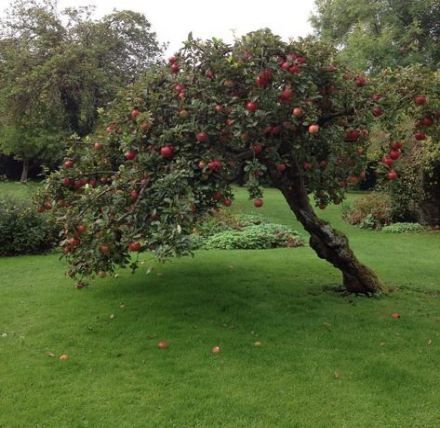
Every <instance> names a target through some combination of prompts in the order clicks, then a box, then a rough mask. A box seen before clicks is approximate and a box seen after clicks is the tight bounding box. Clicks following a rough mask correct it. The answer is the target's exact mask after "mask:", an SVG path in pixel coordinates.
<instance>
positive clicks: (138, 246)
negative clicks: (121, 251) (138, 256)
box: [128, 242, 141, 253]
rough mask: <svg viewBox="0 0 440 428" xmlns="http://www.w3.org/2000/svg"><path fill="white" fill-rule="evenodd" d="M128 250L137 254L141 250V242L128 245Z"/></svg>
mask: <svg viewBox="0 0 440 428" xmlns="http://www.w3.org/2000/svg"><path fill="white" fill-rule="evenodd" d="M128 249H129V250H130V251H132V252H135V253H137V252H139V251H140V249H141V244H140V242H130V243H129V244H128Z"/></svg>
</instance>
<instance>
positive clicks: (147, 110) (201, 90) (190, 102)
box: [39, 30, 431, 292]
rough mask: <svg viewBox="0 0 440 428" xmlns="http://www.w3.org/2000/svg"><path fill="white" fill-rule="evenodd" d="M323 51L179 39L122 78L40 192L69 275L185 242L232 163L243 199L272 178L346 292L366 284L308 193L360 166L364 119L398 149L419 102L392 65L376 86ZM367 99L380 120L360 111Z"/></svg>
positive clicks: (223, 194)
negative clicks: (404, 123)
mask: <svg viewBox="0 0 440 428" xmlns="http://www.w3.org/2000/svg"><path fill="white" fill-rule="evenodd" d="M335 58H336V51H335V50H334V49H333V48H330V47H329V46H327V45H325V44H322V43H318V42H315V41H313V40H301V41H298V42H292V43H289V44H286V43H284V42H282V41H281V40H280V38H278V37H277V36H275V35H273V34H272V33H271V32H270V31H268V30H261V31H257V32H254V33H250V34H248V35H246V36H244V37H243V38H241V39H239V40H237V41H236V42H235V43H234V44H233V45H232V46H231V45H227V44H225V43H223V42H222V41H220V40H216V39H213V40H208V41H200V40H193V39H189V40H188V41H187V42H186V43H185V45H184V47H183V49H182V50H181V51H180V52H179V53H178V54H177V55H176V56H175V57H172V58H170V63H169V65H168V66H158V67H155V68H154V69H153V70H150V71H149V72H148V74H147V75H146V77H145V78H144V79H142V80H141V81H139V82H138V83H136V84H135V85H133V86H132V87H131V88H130V89H129V90H127V91H124V92H123V93H122V94H121V95H120V97H119V98H118V99H117V100H116V101H115V102H114V104H113V105H112V107H111V108H110V109H108V110H107V111H106V112H104V113H103V115H102V124H101V127H100V128H99V129H98V131H97V132H96V133H95V134H94V135H93V136H90V137H87V138H84V139H73V140H72V141H70V143H69V151H68V155H67V157H66V159H65V162H64V164H63V167H62V168H61V170H60V171H59V172H56V173H54V174H53V175H52V176H51V178H50V180H49V181H48V183H47V188H46V190H45V191H44V192H43V193H42V194H41V195H40V199H39V203H40V205H41V206H43V207H44V204H45V203H47V202H49V201H51V204H52V205H53V206H54V209H55V211H56V215H57V217H58V219H59V221H60V223H61V225H62V227H63V230H64V235H63V238H64V239H63V242H62V246H63V248H64V252H65V254H66V256H67V257H68V259H69V261H70V268H69V275H71V276H72V277H76V278H79V279H80V280H81V281H82V279H81V278H82V277H87V276H91V275H95V274H100V275H101V274H103V272H109V271H110V272H112V271H113V270H114V267H115V265H122V266H126V265H130V266H131V267H132V268H133V269H135V268H136V267H137V259H134V260H133V259H132V258H131V257H130V252H135V253H137V252H139V251H143V250H148V251H152V252H153V253H155V254H156V256H158V257H159V258H160V259H165V258H167V257H169V256H174V255H183V254H188V253H190V252H191V243H190V240H189V239H188V236H189V235H190V233H191V231H192V227H193V225H194V223H195V221H196V220H197V219H198V218H199V217H200V216H201V215H203V214H204V213H206V212H207V211H210V210H212V209H216V207H218V206H219V205H222V204H224V205H226V206H229V205H230V204H231V203H232V198H233V195H232V189H231V187H230V184H231V183H232V182H233V181H234V180H235V178H236V177H237V176H238V175H240V174H241V173H242V172H243V171H244V173H245V177H246V186H247V188H248V190H249V194H250V197H251V198H253V199H254V203H255V206H257V207H259V206H261V205H263V199H262V196H263V190H262V187H261V183H262V182H264V183H269V184H271V185H272V186H274V187H277V188H278V189H280V190H281V191H282V193H283V195H284V196H285V197H286V200H287V202H288V203H289V205H290V207H291V208H292V210H293V212H294V213H295V215H296V216H297V217H298V219H299V220H300V221H301V222H302V223H303V225H304V227H305V228H306V230H307V231H308V232H309V233H310V234H311V240H310V244H311V246H312V247H313V248H314V249H315V250H316V251H317V253H318V254H319V256H320V257H323V258H325V259H327V260H329V261H330V262H331V263H333V264H334V265H335V266H337V267H338V268H340V269H341V270H342V271H343V273H344V279H347V280H350V281H349V282H351V284H352V286H353V283H355V284H357V285H356V287H357V288H358V291H361V292H365V291H369V292H374V291H377V289H378V288H380V283H379V282H378V280H377V278H376V277H375V275H374V273H372V272H371V271H370V270H368V269H367V268H366V267H365V266H363V265H361V264H359V262H358V261H357V260H356V258H355V257H354V255H353V253H352V252H351V250H350V249H349V247H348V243H347V239H346V238H345V237H344V236H343V235H342V234H341V233H339V232H336V231H334V230H333V229H332V228H331V226H330V225H328V224H326V223H325V222H322V221H321V220H319V219H318V218H317V217H316V215H315V213H314V212H313V209H312V208H311V206H310V205H309V202H308V197H307V195H308V194H313V198H314V200H315V203H316V205H317V206H318V207H320V208H321V209H324V208H325V207H326V206H327V205H328V204H329V203H331V202H334V203H339V202H341V201H342V199H343V197H344V193H345V189H346V186H347V183H349V182H353V181H356V180H359V177H361V176H362V171H363V166H364V164H365V161H366V160H367V144H368V138H367V137H368V128H369V126H370V123H371V122H372V121H374V120H376V119H377V120H379V121H382V122H383V124H384V125H386V126H387V131H386V132H387V138H386V141H384V142H383V145H382V148H381V155H382V154H383V153H389V152H390V150H394V151H395V152H396V153H397V154H398V156H397V157H399V156H400V152H401V148H400V147H397V148H393V147H394V146H393V144H394V143H393V142H395V139H396V138H398V137H399V133H398V130H396V129H394V127H393V124H394V123H395V120H396V119H395V118H396V117H398V116H399V114H401V111H402V110H406V111H407V113H408V114H410V113H411V112H413V113H414V112H418V114H422V111H424V110H425V109H426V111H427V110H428V109H429V108H431V107H429V105H430V102H427V103H425V104H424V105H417V104H416V103H415V102H414V96H415V95H417V94H418V90H419V88H418V87H417V86H414V87H413V86H410V85H408V86H407V87H403V88H402V90H401V91H400V92H396V91H391V88H394V89H395V88H396V83H397V81H396V80H393V78H392V74H390V75H387V76H388V77H387V76H385V77H386V78H387V79H388V80H387V79H385V80H382V82H383V83H381V84H383V85H384V86H380V84H376V83H374V82H373V81H369V80H368V79H367V78H366V77H365V76H362V75H356V74H352V73H350V71H349V70H347V69H346V67H344V66H342V65H340V64H338V63H337V62H336V59H335ZM378 87H379V88H380V89H381V94H382V95H381V96H380V99H378V97H377V96H375V95H377V94H376V90H377V88H378ZM378 105H382V106H383V108H384V109H387V113H386V117H387V118H389V120H382V119H381V118H376V117H375V115H374V114H373V113H372V111H374V108H376V107H377V106H378ZM393 156H394V155H393ZM393 162H394V161H393ZM382 172H383V174H384V175H385V176H386V175H387V174H388V177H389V178H390V179H391V180H394V179H395V176H394V175H396V176H397V173H396V172H395V171H394V169H393V170H391V169H390V168H388V167H385V166H384V167H383V168H382ZM360 283H362V286H365V287H366V288H365V289H363V290H361V289H360V287H361V285H360ZM366 284H367V285H366ZM356 287H355V286H353V289H356Z"/></svg>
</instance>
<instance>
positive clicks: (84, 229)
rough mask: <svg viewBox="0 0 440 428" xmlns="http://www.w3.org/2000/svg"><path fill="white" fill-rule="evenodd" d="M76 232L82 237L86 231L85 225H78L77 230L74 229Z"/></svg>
mask: <svg viewBox="0 0 440 428" xmlns="http://www.w3.org/2000/svg"><path fill="white" fill-rule="evenodd" d="M76 230H77V232H78V233H79V234H80V235H82V234H83V233H85V232H86V231H87V226H86V225H85V224H80V225H79V226H78V227H77V228H76Z"/></svg>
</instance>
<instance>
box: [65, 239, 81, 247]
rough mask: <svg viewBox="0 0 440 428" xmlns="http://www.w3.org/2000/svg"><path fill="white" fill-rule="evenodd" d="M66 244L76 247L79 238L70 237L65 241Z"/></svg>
mask: <svg viewBox="0 0 440 428" xmlns="http://www.w3.org/2000/svg"><path fill="white" fill-rule="evenodd" d="M67 244H68V245H69V246H70V247H72V248H75V247H77V246H78V245H79V244H80V240H79V239H78V238H70V239H69V240H68V241H67Z"/></svg>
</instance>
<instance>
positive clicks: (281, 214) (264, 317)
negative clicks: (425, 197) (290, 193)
mask: <svg viewBox="0 0 440 428" xmlns="http://www.w3.org/2000/svg"><path fill="white" fill-rule="evenodd" d="M2 186H3V185H2ZM234 209H235V210H241V211H246V212H254V211H255V209H254V208H252V207H251V203H250V202H248V201H247V199H246V194H245V193H244V192H242V191H240V192H239V193H238V197H237V201H236V203H235V204H234ZM259 212H262V213H263V214H264V215H266V216H268V217H270V218H271V219H273V220H276V221H278V222H282V223H286V224H293V225H294V226H295V227H297V228H298V229H300V228H299V227H298V225H297V223H296V222H295V221H293V220H292V217H291V214H290V212H289V211H288V209H287V206H286V204H285V203H284V201H283V200H282V199H281V197H280V195H279V194H278V193H277V192H275V191H272V190H269V191H267V192H266V194H265V206H264V207H263V208H262V209H261V211H259ZM323 216H324V217H325V218H328V219H330V220H331V221H332V222H333V223H334V224H335V225H336V226H338V227H339V228H341V229H343V230H344V231H345V232H347V233H348V234H349V236H350V239H351V242H352V244H353V247H354V248H355V250H356V252H357V254H358V255H359V257H360V258H361V259H362V260H364V261H365V262H367V263H369V264H370V265H371V266H372V267H374V268H375V269H376V270H377V271H378V272H379V273H380V275H381V276H382V278H383V279H384V280H385V281H386V282H388V283H390V284H393V285H397V286H399V287H400V288H398V289H397V290H396V291H395V292H393V293H392V294H390V295H388V296H383V297H380V298H373V299H369V298H363V297H340V296H338V295H336V294H334V293H332V292H329V291H324V290H323V287H324V286H329V285H334V284H337V283H338V281H339V274H338V272H337V271H336V270H335V269H333V268H332V267H331V266H330V265H328V264H327V263H326V262H324V261H322V260H319V259H318V258H317V257H316V256H315V255H314V253H313V252H312V251H311V250H310V249H309V248H299V249H280V250H265V251H210V252H199V253H197V254H196V257H195V258H183V259H179V260H174V261H172V262H170V263H167V264H165V265H158V264H157V263H155V262H154V261H152V260H150V259H149V258H148V257H145V258H144V260H145V264H144V266H143V269H142V270H141V271H139V272H138V273H136V274H135V275H131V274H130V273H128V272H126V271H122V272H121V275H120V277H119V278H117V279H111V278H106V279H100V280H98V281H96V283H94V284H93V285H92V286H91V287H90V288H87V289H83V290H76V289H74V288H73V287H72V283H71V281H69V280H68V279H66V278H65V277H64V273H63V272H64V267H65V266H64V264H63V262H60V261H59V260H58V256H57V255H48V256H32V257H28V256H26V257H17V258H0V275H1V276H0V304H1V310H0V427H2V428H3V427H7V428H9V427H86V426H88V427H156V426H157V427H211V426H214V427H234V428H235V427H350V428H351V427H438V426H440V407H439V397H440V370H439V365H440V330H439V325H440V263H439V260H440V234H438V233H437V234H435V233H423V234H408V235H393V234H385V233H383V234H382V233H377V232H371V231H362V230H359V229H357V228H354V227H351V226H348V225H346V224H344V223H343V222H342V221H341V220H340V208H339V207H330V208H329V209H328V210H326V211H324V212H323ZM393 312H399V313H400V314H401V318H400V319H393V318H391V316H390V315H391V313H393ZM161 339H165V340H168V341H169V343H170V347H169V349H167V350H159V349H157V348H156V343H157V342H158V340H161ZM256 341H260V342H261V343H262V346H261V347H255V346H254V343H255V342H256ZM214 345H219V346H221V349H222V352H221V353H220V354H217V355H214V354H212V353H211V352H210V351H211V348H212V347H213V346H214ZM48 353H53V354H54V355H55V356H54V357H52V356H49V354H48ZM62 353H67V354H68V355H69V356H70V359H69V360H68V361H60V360H59V359H58V356H59V355H60V354H62Z"/></svg>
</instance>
